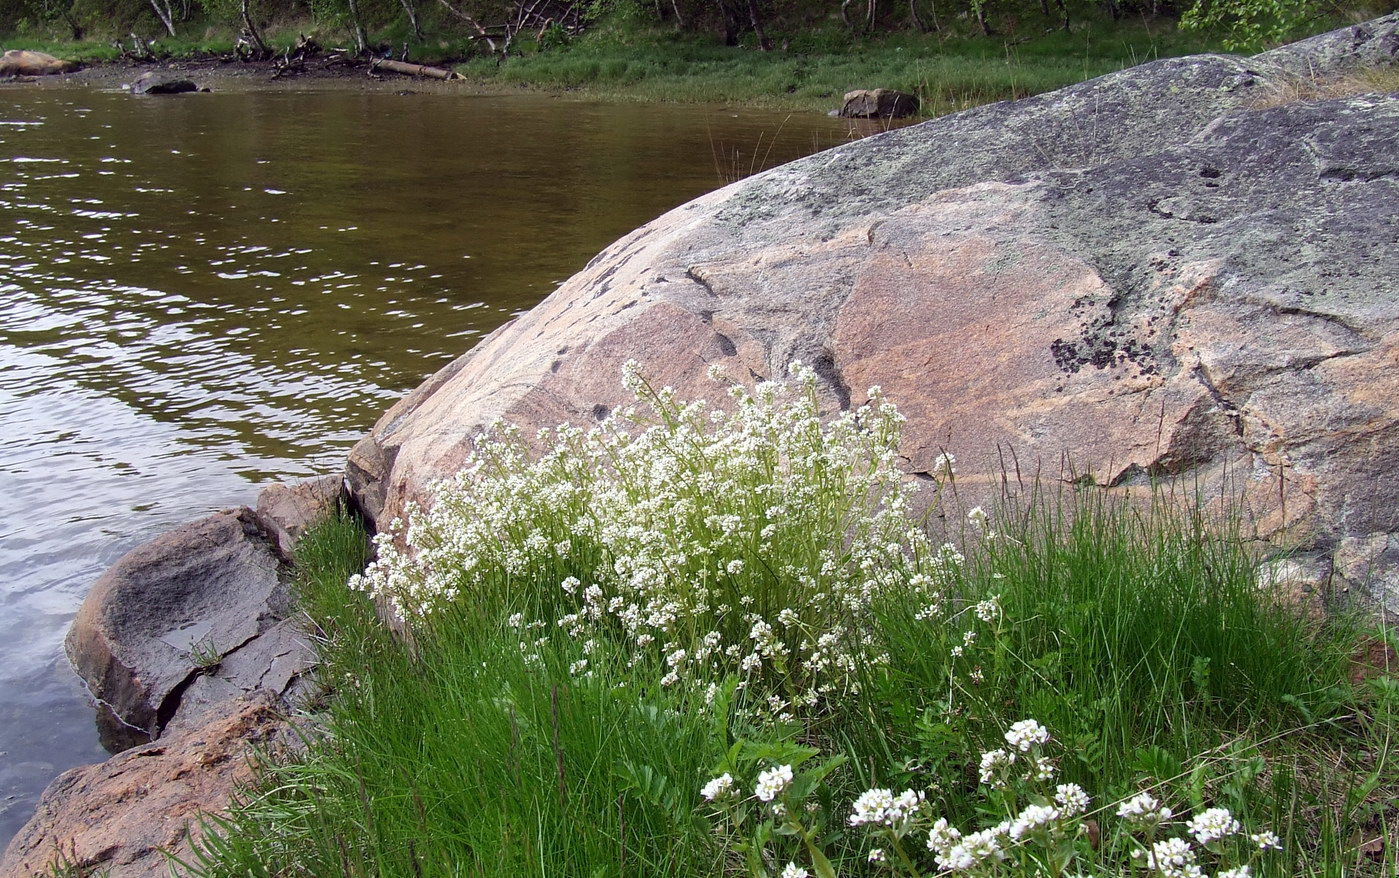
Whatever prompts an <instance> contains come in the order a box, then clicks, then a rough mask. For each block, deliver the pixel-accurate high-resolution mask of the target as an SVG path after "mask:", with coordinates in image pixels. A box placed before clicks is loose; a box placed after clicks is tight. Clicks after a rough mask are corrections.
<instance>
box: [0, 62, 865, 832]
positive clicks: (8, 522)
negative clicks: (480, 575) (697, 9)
mask: <svg viewBox="0 0 1399 878" xmlns="http://www.w3.org/2000/svg"><path fill="white" fill-rule="evenodd" d="M779 128H780V131H779ZM848 136H849V132H848V131H847V129H846V126H845V125H844V123H840V122H837V121H835V120H827V119H824V118H820V117H811V118H802V117H791V118H787V119H786V120H785V122H784V121H783V119H782V118H774V117H772V116H771V115H765V114H760V113H735V112H734V111H727V110H716V109H704V108H689V107H686V108H677V107H663V106H660V107H658V106H647V107H642V106H606V105H591V104H582V103H571V102H562V101H558V100H554V99H550V98H540V97H509V98H482V97H470V96H460V95H393V94H359V93H344V92H340V93H336V92H323V93H263V94H210V95H185V96H179V97H173V98H146V99H138V98H132V97H129V96H126V95H123V94H119V93H104V92H97V91H89V90H78V89H51V90H36V89H33V88H25V87H0V846H3V844H4V843H5V842H7V841H8V840H9V838H10V837H11V836H12V835H13V834H14V832H15V831H16V830H17V829H18V828H19V827H20V826H21V825H22V824H23V823H24V821H25V820H27V819H28V817H29V815H30V813H31V812H32V810H33V807H34V803H35V800H36V798H37V796H38V794H39V792H40V791H41V790H42V789H43V787H44V786H45V785H46V784H47V783H48V781H49V780H51V779H52V778H53V777H54V775H56V774H57V773H59V772H60V771H63V770H64V769H66V768H69V767H71V766H73V765H77V764H81V763H84V762H93V761H97V760H99V759H101V758H103V756H104V755H105V754H104V753H103V752H102V751H101V749H100V747H99V746H98V744H97V735H96V732H95V730H94V726H93V717H92V713H91V711H90V709H89V707H88V705H87V703H86V701H85V699H84V693H83V691H82V689H81V686H80V685H79V683H78V682H77V680H76V678H75V677H74V676H73V675H72V673H71V671H70V670H69V667H68V664H67V661H66V659H65V658H64V657H63V653H62V639H63V635H64V632H65V630H66V628H67V625H68V623H69V621H70V620H71V619H72V616H73V613H74V611H75V610H76V609H77V606H78V604H79V603H80V602H81V600H82V597H83V595H84V594H85V593H86V590H87V588H88V586H89V585H91V583H92V582H93V580H94V579H96V577H97V576H98V575H99V574H100V573H101V572H102V570H103V569H104V568H105V567H106V566H107V565H109V564H111V563H112V562H113V561H114V560H116V558H117V557H118V556H120V555H121V554H122V553H123V552H125V551H126V550H127V549H130V548H131V547H133V546H134V545H136V544H137V543H139V542H141V541H142V540H144V539H147V538H149V537H152V536H154V535H155V534H157V533H159V532H160V531H162V530H165V529H168V528H170V527H172V526H174V525H176V524H179V523H181V522H183V521H187V520H190V519H192V518H195V517H198V516H200V515H203V514H205V513H207V512H209V511H211V510H214V509H218V508H220V507H223V506H228V505H232V504H236V503H246V502H250V501H251V500H252V499H253V497H254V494H255V491H256V487H257V486H260V485H263V484H266V483H270V482H273V481H278V480H284V479H294V478H300V477H304V476H309V475H316V474H324V473H332V472H337V471H339V470H340V468H341V466H342V464H343V460H344V455H345V453H346V451H347V450H348V448H349V446H350V445H351V444H352V443H353V442H354V441H355V440H356V439H357V438H358V437H360V436H361V435H363V434H364V433H365V431H366V430H368V428H369V427H370V426H371V425H372V424H373V422H374V420H375V418H376V417H377V415H378V414H379V412H381V411H382V410H383V409H384V408H385V407H387V406H388V405H389V404H390V403H392V402H393V400H395V399H396V398H398V397H399V396H400V395H402V394H403V393H404V392H405V391H407V390H408V389H410V388H411V387H413V386H414V385H415V384H417V383H418V382H419V381H420V380H421V379H422V378H423V377H424V376H426V375H428V374H430V373H431V372H433V371H434V370H436V369H437V368H438V367H439V366H441V365H442V364H443V363H445V362H447V361H448V360H450V359H451V358H452V357H454V356H456V355H457V354H459V353H460V352H462V351H464V350H466V349H467V348H469V347H470V346H471V345H472V344H473V343H474V342H475V341H476V340H477V339H479V338H480V337H481V336H482V335H484V334H485V333H488V332H490V331H491V330H492V329H494V328H495V327H496V326H498V325H499V324H501V323H502V322H504V321H505V320H507V319H509V318H510V317H511V316H512V315H514V314H518V313H520V312H521V311H523V310H525V309H528V308H529V307H530V306H532V305H533V304H534V303H536V302H537V301H539V300H540V299H541V298H543V297H544V296H545V295H547V294H548V293H549V292H550V291H551V290H552V289H553V288H554V287H555V286H556V285H557V284H558V283H560V282H561V281H562V280H563V279H564V278H566V277H567V276H568V275H570V274H571V273H573V272H574V271H576V270H577V269H578V268H580V267H581V266H582V265H583V264H584V263H585V262H586V261H587V260H588V259H589V258H590V257H591V256H592V255H593V254H594V253H596V252H597V251H598V250H599V249H601V248H602V247H603V246H605V245H606V244H607V243H609V242H610V241H612V240H613V239H615V238H617V237H619V236H620V235H622V234H624V233H626V232H627V231H629V230H631V229H632V228H634V227H635V226H637V225H639V224H640V223H642V222H645V221H646V220H648V219H650V218H651V217H653V216H656V215H657V214H659V213H661V212H663V211H664V210H666V209H668V208H670V207H673V206H675V205H677V204H680V203H681V202H684V201H686V200H688V199H690V198H692V197H694V196H696V195H698V194H700V193H702V192H704V191H707V190H709V189H712V188H714V187H715V186H717V185H719V184H721V183H723V182H725V179H724V178H725V177H727V176H730V175H732V174H733V172H734V171H735V170H736V169H737V170H743V171H746V170H748V169H750V168H753V167H762V166H764V165H771V164H776V163H777V162H779V161H784V160H787V159H791V158H795V157H797V156H798V155H802V154H805V153H808V152H811V151H813V150H814V149H816V148H824V147H826V146H830V145H833V144H835V143H838V142H841V141H842V140H844V139H846V138H847V137H848ZM769 150H770V151H769Z"/></svg>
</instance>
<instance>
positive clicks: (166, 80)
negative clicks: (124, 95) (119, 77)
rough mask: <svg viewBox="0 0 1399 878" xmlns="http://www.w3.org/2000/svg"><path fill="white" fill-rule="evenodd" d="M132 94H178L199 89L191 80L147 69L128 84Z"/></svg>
mask: <svg viewBox="0 0 1399 878" xmlns="http://www.w3.org/2000/svg"><path fill="white" fill-rule="evenodd" d="M128 87H129V88H130V89H131V93H132V94H134V95H178V94H186V93H188V92H192V91H199V86H198V85H196V84H195V83H194V81H193V80H189V79H182V78H180V77H178V76H170V75H167V74H163V73H156V72H155V71H153V70H147V71H146V72H145V73H142V74H141V75H140V76H138V77H136V80H135V81H134V82H132V83H131V85H130V86H128Z"/></svg>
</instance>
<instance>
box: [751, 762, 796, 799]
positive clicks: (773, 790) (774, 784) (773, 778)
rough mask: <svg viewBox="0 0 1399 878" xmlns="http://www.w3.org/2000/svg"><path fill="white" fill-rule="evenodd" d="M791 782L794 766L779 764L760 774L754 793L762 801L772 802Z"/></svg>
mask: <svg viewBox="0 0 1399 878" xmlns="http://www.w3.org/2000/svg"><path fill="white" fill-rule="evenodd" d="M791 782H792V766H790V765H778V766H775V767H773V768H769V769H768V770H767V771H764V772H760V773H759V774H758V785H757V786H756V787H754V789H753V795H755V796H757V797H758V801H760V802H771V801H772V800H773V799H775V798H777V797H778V796H780V795H781V794H782V791H783V790H785V789H787V786H788V785H789V784H791Z"/></svg>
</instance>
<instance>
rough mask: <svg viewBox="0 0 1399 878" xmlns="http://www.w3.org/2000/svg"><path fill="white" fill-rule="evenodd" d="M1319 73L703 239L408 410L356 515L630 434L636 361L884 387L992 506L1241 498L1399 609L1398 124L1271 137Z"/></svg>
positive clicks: (1089, 97)
mask: <svg viewBox="0 0 1399 878" xmlns="http://www.w3.org/2000/svg"><path fill="white" fill-rule="evenodd" d="M1396 29H1399V15H1395V16H1389V17H1388V18H1386V19H1382V20H1379V21H1377V22H1372V23H1370V24H1369V25H1367V26H1365V27H1364V28H1363V29H1362V30H1363V36H1362V37H1357V36H1356V34H1357V33H1358V32H1357V31H1355V29H1347V30H1346V31H1344V32H1341V33H1340V34H1339V35H1332V36H1330V37H1328V38H1326V39H1320V40H1318V41H1317V42H1316V43H1314V44H1313V45H1315V46H1321V47H1323V48H1324V52H1322V54H1323V56H1324V58H1322V59H1320V60H1319V61H1318V69H1319V70H1321V69H1323V68H1326V67H1327V65H1331V66H1332V67H1335V68H1336V69H1337V70H1344V69H1347V65H1349V64H1350V61H1349V60H1347V59H1352V60H1353V58H1354V56H1355V55H1356V54H1357V53H1360V54H1363V55H1364V57H1365V58H1367V59H1371V60H1372V61H1376V60H1378V59H1379V55H1380V52H1381V50H1383V51H1387V52H1389V53H1390V55H1389V56H1385V57H1387V58H1389V59H1390V60H1392V51H1393V49H1392V47H1393V46H1394V39H1393V35H1394V34H1395V33H1396ZM1338 45H1345V46H1350V47H1352V48H1353V47H1355V46H1357V45H1358V46H1360V47H1361V48H1360V49H1356V50H1354V51H1350V52H1349V54H1347V51H1341V50H1340V49H1337V48H1336V47H1337V46H1338ZM1386 46H1388V47H1390V48H1389V49H1384V47H1386ZM1374 47H1380V48H1379V49H1375V48H1374ZM1372 49H1373V51H1372ZM1362 50H1363V51H1362ZM1318 51H1319V52H1321V51H1322V50H1321V49H1318ZM1366 53H1368V54H1366ZM1325 59H1332V60H1325ZM1283 61H1287V63H1286V64H1285V63H1283ZM1293 61H1295V57H1294V56H1290V55H1289V56H1287V57H1286V58H1284V57H1283V55H1282V54H1279V53H1270V54H1269V55H1265V56H1260V57H1259V58H1255V59H1246V58H1235V57H1227V56H1197V57H1191V58H1180V59H1168V60H1163V61H1157V62H1154V63H1151V64H1146V65H1143V66H1141V67H1137V68H1133V69H1130V70H1126V71H1122V72H1120V73H1116V74H1112V75H1109V76H1105V77H1102V78H1099V79H1096V80H1093V81H1091V82H1086V83H1083V84H1080V85H1076V86H1072V87H1070V88H1066V89H1063V90H1061V91H1058V92H1055V93H1052V94H1048V95H1043V96H1040V97H1036V98H1031V99H1029V100H1024V101H1019V102H1015V103H1002V104H995V105H991V106H986V107H980V108H977V109H973V110H970V111H967V112H964V113H960V114H957V115H955V116H951V117H947V118H944V119H939V120H936V121H933V122H928V123H925V124H923V125H919V126H916V127H912V128H906V129H903V130H900V131H894V132H889V133H886V134H883V135H880V136H876V137H872V138H869V139H867V140H863V141H860V142H857V143H852V144H849V145H846V146H843V147H839V148H837V149H833V150H829V151H827V152H824V153H820V154H818V155H814V156H811V157H809V158H807V159H804V160H801V161H798V162H794V163H792V164H789V165H786V166H784V167H781V168H777V169H775V170H772V171H769V172H767V173H764V174H760V175H758V176H756V177H752V178H750V179H748V180H744V181H741V182H739V183H736V184H734V185H732V186H729V187H727V188H725V189H722V190H720V191H718V192H715V193H712V194H710V195H707V196H705V197H703V198H700V199H698V200H696V201H693V202H691V203H689V204H687V205H684V206H682V207H680V208H677V209H675V210H673V211H671V212H670V213H668V214H666V215H665V216H662V217H661V218H659V219H657V220H656V221H654V222H652V223H650V224H649V225H647V226H645V227H643V228H641V229H638V230H637V231H635V232H633V233H631V234H630V235H627V236H626V237H624V238H623V239H621V240H620V241H618V242H617V243H616V244H614V245H612V246H611V247H609V248H608V249H607V250H606V251H604V252H603V253H602V254H601V255H599V256H598V257H597V258H595V259H594V260H593V261H592V262H591V263H590V264H589V265H588V266H587V267H586V268H585V269H584V270H583V271H581V272H579V273H578V274H577V275H575V276H574V277H573V278H571V279H570V280H568V281H567V282H566V283H565V284H563V285H562V286H561V287H560V288H559V289H558V290H557V291H556V292H555V293H554V294H553V295H552V296H550V297H549V298H548V299H546V300H545V301H544V302H543V303H542V304H540V305H539V306H538V307H536V308H535V309H533V310H532V311H530V312H529V313H528V314H525V315H524V316H522V317H520V318H518V319H516V320H515V321H513V322H512V323H510V324H508V325H506V326H504V327H502V328H501V329H499V330H497V331H496V332H495V333H493V334H492V335H491V336H490V337H488V338H487V339H485V340H484V341H482V342H481V343H480V344H479V345H478V346H477V347H476V348H474V349H473V350H472V351H470V352H469V353H467V354H466V355H464V356H462V357H461V358H459V359H458V360H456V361H455V362H453V363H451V364H450V365H448V366H447V367H445V368H444V369H442V370H441V371H440V372H438V373H437V374H436V375H434V376H433V377H432V378H430V379H429V380H427V381H426V382H424V384H423V385H421V386H420V387H419V388H417V389H416V390H414V391H413V392H412V393H411V394H409V395H408V396H407V397H406V398H404V399H403V400H402V401H400V402H399V403H398V404H397V405H395V406H394V407H393V408H392V409H390V411H389V412H388V413H387V414H385V415H384V417H383V418H382V419H381V420H380V421H379V423H378V424H377V425H376V426H375V428H374V430H373V432H372V433H371V434H370V435H369V436H368V437H367V438H365V439H364V440H363V441H361V442H360V443H359V444H358V445H357V446H356V447H355V449H354V450H353V452H352V454H351V457H350V461H349V466H348V478H349V481H350V484H351V488H352V490H353V493H354V495H355V499H356V500H357V502H358V504H359V505H360V507H361V508H362V509H363V510H364V511H365V512H366V513H368V514H369V515H370V516H371V517H372V518H376V519H379V520H380V521H386V520H387V519H391V518H393V517H395V516H397V515H399V514H400V512H401V510H402V509H403V507H404V504H405V503H406V502H408V501H418V502H423V501H425V500H426V499H427V491H426V489H427V486H428V484H429V483H430V482H431V481H432V480H433V479H436V478H440V477H443V476H445V475H447V474H450V473H452V472H453V471H455V470H456V469H457V468H458V467H459V466H460V464H461V463H462V461H463V459H464V457H465V455H466V453H467V452H468V449H469V448H470V445H471V442H472V441H473V437H474V436H475V435H476V434H477V433H478V432H479V431H480V429H481V428H482V427H483V426H484V425H486V424H488V423H489V422H491V421H492V420H493V419H496V418H505V419H508V420H512V421H515V422H518V423H520V424H521V425H522V426H523V427H524V428H525V435H530V433H531V430H532V428H535V427H539V426H545V425H550V424H554V423H557V422H561V421H573V422H575V423H586V422H589V421H591V420H594V419H597V418H600V417H603V416H604V415H606V414H607V413H608V412H609V411H611V410H612V409H613V408H614V407H615V406H617V405H619V404H621V403H622V402H624V391H623V389H622V387H621V385H620V381H619V377H618V376H619V375H620V370H621V365H622V363H623V362H624V361H626V360H627V359H630V358H636V359H638V360H640V361H641V362H642V365H643V367H644V369H645V371H646V372H647V373H648V375H649V376H650V377H651V378H652V379H653V381H654V382H655V383H657V384H669V385H672V386H674V387H675V388H676V389H677V390H678V391H679V392H680V393H681V394H682V395H685V396H690V397H695V396H705V397H710V398H715V397H717V396H718V395H719V394H718V390H717V388H716V387H715V386H714V385H712V384H711V383H709V382H708V381H707V380H706V379H705V377H704V374H705V368H706V366H707V365H708V364H710V363H720V364H722V365H724V366H725V367H726V370H727V371H728V372H729V373H730V374H732V375H735V376H750V375H751V376H754V377H770V376H777V375H780V374H782V372H783V371H784V369H785V366H786V364H787V363H788V362H789V361H791V360H793V359H801V360H803V361H805V362H807V363H809V364H812V365H813V366H814V367H815V368H816V369H817V371H818V374H820V375H821V376H822V378H823V380H824V393H825V398H826V401H827V403H828V404H829V406H830V407H831V408H832V409H836V408H841V407H846V406H850V405H858V404H860V403H861V402H862V401H863V399H864V391H865V389H866V387H868V386H869V385H872V384H879V385H882V387H883V389H884V391H885V392H886V393H887V394H888V396H889V397H890V399H892V400H893V401H894V402H896V403H897V404H898V405H899V406H900V408H901V409H902V410H903V411H904V413H905V414H907V415H908V416H909V423H908V425H907V428H906V433H905V436H906V440H905V454H906V455H907V468H908V471H909V473H910V474H911V475H914V474H918V473H922V472H926V471H927V470H928V469H929V468H930V467H931V465H932V462H933V460H934V458H935V457H936V456H937V455H938V454H940V453H941V452H942V451H944V450H948V451H951V452H953V453H954V454H955V455H956V456H957V458H958V460H959V464H960V465H959V469H960V473H961V475H960V483H961V485H962V486H963V487H964V489H967V490H974V489H975V486H976V485H978V484H981V485H985V486H988V487H989V486H993V485H996V486H999V485H1000V484H1001V483H1002V481H1001V480H1002V474H1003V472H1004V471H1005V470H1006V468H1007V467H1010V466H1012V465H1013V466H1015V467H1017V468H1018V471H1019V472H1020V473H1021V474H1022V475H1024V476H1027V477H1028V476H1029V475H1030V474H1033V473H1037V472H1038V473H1041V474H1043V475H1045V476H1053V477H1056V478H1057V477H1059V476H1060V474H1061V471H1063V470H1064V469H1065V468H1068V469H1071V470H1072V472H1073V474H1074V476H1075V477H1076V478H1080V479H1091V480H1093V481H1095V482H1096V483H1098V484H1102V485H1126V484H1133V483H1141V482H1144V481H1146V480H1147V479H1149V478H1151V477H1155V476H1172V475H1179V476H1183V477H1185V478H1186V479H1188V480H1192V481H1194V482H1196V483H1197V484H1199V485H1200V486H1202V488H1207V487H1209V486H1215V485H1220V484H1222V483H1224V482H1226V481H1227V482H1228V483H1229V484H1230V485H1231V490H1234V491H1235V492H1236V494H1237V495H1238V496H1240V497H1241V499H1242V501H1243V502H1245V503H1247V504H1249V505H1250V507H1251V511H1252V512H1253V513H1254V514H1255V516H1256V520H1257V522H1258V525H1259V528H1260V530H1261V531H1262V532H1263V533H1264V534H1265V535H1268V536H1271V537H1272V538H1274V539H1275V540H1277V542H1278V543H1279V544H1280V545H1286V546H1287V547H1289V548H1291V549H1295V550H1297V551H1299V553H1300V554H1299V555H1298V558H1299V559H1303V560H1306V561H1308V562H1309V563H1313V564H1314V565H1315V566H1316V568H1317V569H1318V570H1320V571H1321V573H1320V575H1323V576H1329V575H1332V574H1334V576H1335V582H1336V584H1338V585H1340V586H1341V587H1346V586H1349V585H1356V586H1363V587H1364V588H1365V589H1368V590H1369V591H1370V592H1372V593H1374V594H1375V595H1377V596H1379V597H1380V598H1381V599H1382V600H1384V601H1386V602H1387V603H1389V604H1390V605H1391V606H1393V607H1399V540H1396V537H1395V534H1396V532H1399V480H1396V479H1395V478H1393V473H1394V472H1395V471H1396V469H1399V451H1396V449H1399V412H1396V402H1395V401H1396V400H1399V370H1396V368H1395V367H1396V365H1399V333H1396V329H1399V296H1396V293H1395V281H1396V278H1399V248H1396V247H1395V241H1396V240H1399V226H1396V223H1399V175H1396V170H1399V138H1396V137H1395V136H1394V132H1395V131H1396V130H1399V98H1397V97H1395V96H1392V95H1388V96H1386V95H1364V96H1355V97H1351V98H1346V99H1337V100H1331V101H1326V102H1318V103H1295V104H1291V105H1284V106H1275V107H1272V108H1270V109H1257V107H1261V106H1266V105H1268V104H1272V103H1276V94H1277V93H1279V92H1280V91H1281V90H1282V86H1283V84H1284V82H1285V81H1290V80H1291V79H1292V78H1293V77H1294V76H1295V73H1293V72H1292V71H1291V70H1290V69H1289V68H1288V64H1290V63H1292V62H1293Z"/></svg>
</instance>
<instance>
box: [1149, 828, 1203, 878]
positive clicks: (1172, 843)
mask: <svg viewBox="0 0 1399 878" xmlns="http://www.w3.org/2000/svg"><path fill="white" fill-rule="evenodd" d="M1146 865H1147V868H1148V869H1153V870H1155V871H1157V872H1160V873H1161V875H1162V878H1192V876H1194V875H1198V874H1199V872H1200V870H1199V868H1198V867H1196V866H1195V852H1194V851H1193V850H1191V849H1190V842H1188V841H1186V840H1185V839H1183V838H1168V839H1166V840H1165V841H1158V842H1156V843H1155V844H1153V845H1152V846H1151V850H1149V851H1147V854H1146Z"/></svg>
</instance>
